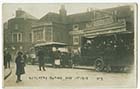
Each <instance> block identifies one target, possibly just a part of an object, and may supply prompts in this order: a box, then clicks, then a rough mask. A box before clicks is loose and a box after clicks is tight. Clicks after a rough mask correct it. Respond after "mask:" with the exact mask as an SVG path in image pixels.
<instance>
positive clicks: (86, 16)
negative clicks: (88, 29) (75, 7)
mask: <svg viewBox="0 0 140 89" xmlns="http://www.w3.org/2000/svg"><path fill="white" fill-rule="evenodd" d="M91 14H92V13H91V12H85V13H78V14H72V15H69V16H68V21H69V23H79V22H87V21H91Z"/></svg>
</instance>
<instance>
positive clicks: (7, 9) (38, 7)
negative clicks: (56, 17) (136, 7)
mask: <svg viewBox="0 0 140 89" xmlns="http://www.w3.org/2000/svg"><path fill="white" fill-rule="evenodd" d="M61 5H64V6H65V9H66V11H67V14H68V15H69V14H74V13H81V12H86V11H87V8H93V9H104V8H112V7H117V6H122V5H129V4H124V3H122V4H119V3H114V4H109V3H108V4H105V3H102V4H101V3H100V4H97V3H96V4H95V3H94V4H93V3H81V4H80V3H47V4H46V3H40V4H39V3H37V4H35V3H6V4H3V5H2V12H3V13H2V21H3V23H4V22H6V21H8V20H9V19H10V18H13V17H15V11H16V10H17V9H19V8H21V9H22V10H24V11H25V12H27V13H29V14H31V15H33V16H34V17H36V18H38V19H40V18H41V17H43V16H44V15H46V14H47V13H48V12H55V13H59V9H60V7H61Z"/></svg>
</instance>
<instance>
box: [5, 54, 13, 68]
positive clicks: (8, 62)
mask: <svg viewBox="0 0 140 89" xmlns="http://www.w3.org/2000/svg"><path fill="white" fill-rule="evenodd" d="M11 60H12V57H11V54H10V53H9V52H7V53H6V65H8V68H10V62H11ZM6 68H7V67H6Z"/></svg>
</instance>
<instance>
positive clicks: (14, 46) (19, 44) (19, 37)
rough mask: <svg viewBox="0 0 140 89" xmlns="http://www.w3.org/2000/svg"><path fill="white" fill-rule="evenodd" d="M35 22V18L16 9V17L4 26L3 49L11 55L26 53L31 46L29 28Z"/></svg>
mask: <svg viewBox="0 0 140 89" xmlns="http://www.w3.org/2000/svg"><path fill="white" fill-rule="evenodd" d="M36 21H37V19H36V18H35V17H33V16H32V15H30V14H28V13H27V12H25V11H23V10H21V9H18V10H17V11H16V16H15V17H14V18H12V19H9V20H8V23H7V25H5V26H4V27H6V28H4V48H5V49H7V50H8V51H10V52H11V53H12V54H13V55H14V54H15V53H16V52H17V51H19V50H22V51H27V50H28V49H29V48H30V47H31V45H32V33H31V30H32V29H31V28H32V24H33V23H34V22H36Z"/></svg>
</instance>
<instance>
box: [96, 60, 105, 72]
mask: <svg viewBox="0 0 140 89" xmlns="http://www.w3.org/2000/svg"><path fill="white" fill-rule="evenodd" d="M103 69H104V61H103V59H102V58H97V59H96V60H95V70H96V71H97V72H100V71H102V70H103Z"/></svg>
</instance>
